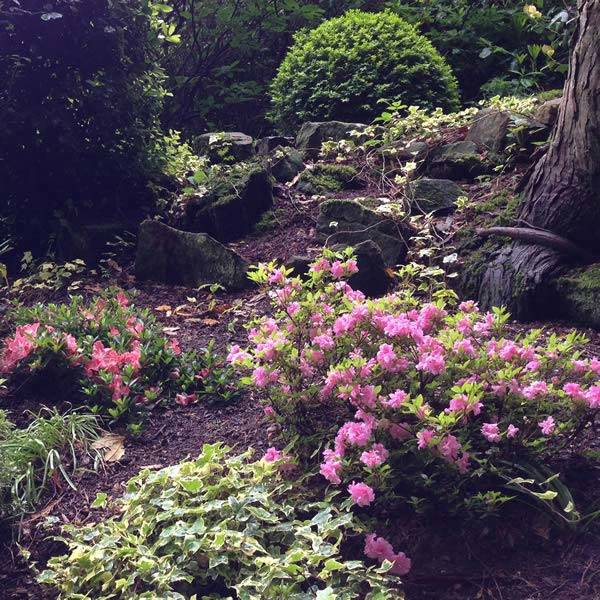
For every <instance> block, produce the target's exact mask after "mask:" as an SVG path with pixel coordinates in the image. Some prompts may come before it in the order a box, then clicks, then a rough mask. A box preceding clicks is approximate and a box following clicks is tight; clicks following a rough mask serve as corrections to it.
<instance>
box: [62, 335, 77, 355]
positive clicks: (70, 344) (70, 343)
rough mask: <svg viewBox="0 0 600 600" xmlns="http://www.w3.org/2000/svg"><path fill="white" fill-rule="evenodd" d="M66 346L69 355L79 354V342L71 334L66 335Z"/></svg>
mask: <svg viewBox="0 0 600 600" xmlns="http://www.w3.org/2000/svg"><path fill="white" fill-rule="evenodd" d="M64 340H65V345H66V347H67V352H68V353H69V354H77V351H78V348H77V340H76V339H75V338H74V337H73V336H72V335H71V334H69V333H65V334H64Z"/></svg>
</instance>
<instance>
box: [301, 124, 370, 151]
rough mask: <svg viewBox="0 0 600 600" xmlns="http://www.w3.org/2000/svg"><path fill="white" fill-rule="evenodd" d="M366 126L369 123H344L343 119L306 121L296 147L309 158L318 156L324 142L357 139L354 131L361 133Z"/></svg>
mask: <svg viewBox="0 0 600 600" xmlns="http://www.w3.org/2000/svg"><path fill="white" fill-rule="evenodd" d="M366 128H367V125H365V124H364V123H344V122H343V121H324V122H318V123H316V122H308V123H304V124H303V125H302V127H300V130H299V131H298V135H297V136H296V148H298V150H300V151H301V152H303V153H304V156H306V157H307V158H316V157H318V156H319V153H320V152H321V146H322V145H323V142H329V141H332V142H340V141H342V140H349V139H356V138H355V137H353V133H354V132H356V133H359V134H360V133H362V132H364V131H365V129H366ZM359 139H360V137H359Z"/></svg>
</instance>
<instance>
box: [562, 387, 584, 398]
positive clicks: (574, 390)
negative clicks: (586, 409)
mask: <svg viewBox="0 0 600 600" xmlns="http://www.w3.org/2000/svg"><path fill="white" fill-rule="evenodd" d="M563 390H564V392H565V394H567V396H571V398H573V400H585V392H584V391H583V388H582V387H581V386H580V385H579V384H578V383H565V385H564V386H563Z"/></svg>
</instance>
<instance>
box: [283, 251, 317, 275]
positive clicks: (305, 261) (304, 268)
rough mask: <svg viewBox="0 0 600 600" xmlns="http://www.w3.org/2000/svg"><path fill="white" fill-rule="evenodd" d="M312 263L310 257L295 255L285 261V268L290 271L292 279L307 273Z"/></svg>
mask: <svg viewBox="0 0 600 600" xmlns="http://www.w3.org/2000/svg"><path fill="white" fill-rule="evenodd" d="M312 262H313V259H312V258H311V257H310V256H304V255H299V254H295V255H294V256H292V257H291V258H290V259H289V260H288V261H287V263H286V264H285V266H286V267H287V268H288V269H292V271H293V273H292V275H293V276H294V277H296V276H300V277H303V276H304V275H306V274H307V273H308V271H309V269H310V265H311V263H312Z"/></svg>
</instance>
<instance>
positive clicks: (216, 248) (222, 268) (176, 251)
mask: <svg viewBox="0 0 600 600" xmlns="http://www.w3.org/2000/svg"><path fill="white" fill-rule="evenodd" d="M246 269H247V265H246V262H245V261H244V260H243V259H242V258H241V257H240V256H239V255H238V254H236V253H235V252H233V251H232V250H229V249H228V248H226V247H225V246H223V245H222V244H220V243H219V242H217V240H215V239H213V238H211V237H210V236H208V235H206V234H205V233H191V232H189V231H180V230H179V229H173V228H172V227H169V226H168V225H165V224H164V223H159V222H158V221H152V220H149V219H148V220H146V221H144V222H143V223H142V224H141V225H140V232H139V237H138V247H137V254H136V258H135V274H136V277H137V278H138V279H140V280H151V281H156V282H159V283H166V284H170V285H185V286H189V287H198V286H199V285H202V284H205V283H219V284H221V285H222V286H224V287H226V288H227V289H230V290H239V289H243V288H245V287H248V285H249V281H248V279H247V277H246Z"/></svg>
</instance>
